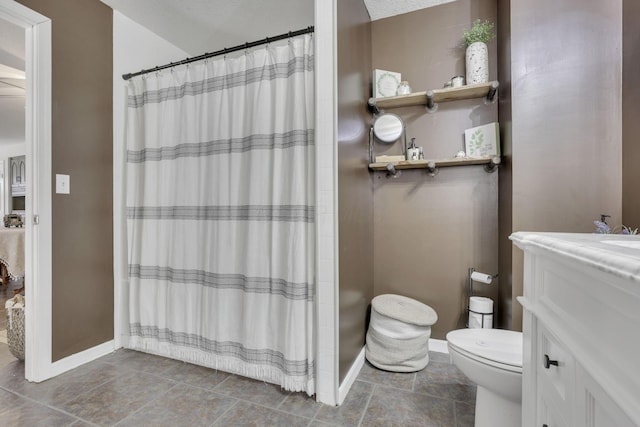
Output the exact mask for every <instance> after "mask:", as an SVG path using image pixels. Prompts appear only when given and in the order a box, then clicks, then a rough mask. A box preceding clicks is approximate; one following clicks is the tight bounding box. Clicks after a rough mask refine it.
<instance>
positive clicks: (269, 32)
mask: <svg viewBox="0 0 640 427" xmlns="http://www.w3.org/2000/svg"><path fill="white" fill-rule="evenodd" d="M101 1H102V2H103V3H105V4H107V5H108V6H110V7H111V8H113V9H114V10H117V11H118V12H120V13H122V14H123V15H125V16H126V17H128V18H129V19H131V20H133V21H135V22H137V23H139V24H141V25H142V26H144V27H146V28H148V29H149V30H151V31H153V32H154V33H156V34H157V35H159V36H160V37H162V38H164V39H165V40H168V41H169V42H171V43H172V44H174V45H175V46H177V47H179V48H180V49H182V50H184V51H185V52H188V53H189V54H190V55H194V56H195V55H200V54H202V53H205V52H212V51H216V50H220V49H222V48H225V47H231V46H236V45H239V44H242V43H245V42H250V41H254V40H260V39H264V38H265V37H267V36H274V35H278V34H282V33H286V32H288V31H294V30H298V29H301V28H305V27H307V26H310V25H313V24H314V0H262V1H256V0H135V1H131V0H101ZM319 1H322V0H319ZM451 1H454V0H364V3H365V5H366V7H367V10H368V11H369V16H370V17H371V20H373V21H375V20H378V19H382V18H387V17H390V16H394V15H400V14H403V13H408V12H412V11H414V10H418V9H424V8H427V7H431V6H436V5H439V4H442V3H449V2H451Z"/></svg>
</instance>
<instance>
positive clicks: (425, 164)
mask: <svg viewBox="0 0 640 427" xmlns="http://www.w3.org/2000/svg"><path fill="white" fill-rule="evenodd" d="M499 164H500V157H498V156H488V157H472V158H471V157H462V158H452V159H439V160H431V159H425V160H402V161H400V162H378V163H370V164H369V169H371V170H375V171H387V173H391V174H394V175H395V171H396V170H400V169H427V171H428V172H430V173H434V172H436V171H437V169H438V168H444V167H450V166H473V165H485V170H486V171H487V172H493V171H494V170H496V168H497V167H498V165H499Z"/></svg>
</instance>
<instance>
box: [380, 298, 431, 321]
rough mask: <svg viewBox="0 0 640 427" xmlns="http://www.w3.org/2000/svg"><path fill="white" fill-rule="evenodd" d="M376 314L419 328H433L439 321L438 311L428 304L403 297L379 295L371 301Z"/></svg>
mask: <svg viewBox="0 0 640 427" xmlns="http://www.w3.org/2000/svg"><path fill="white" fill-rule="evenodd" d="M371 307H372V309H373V310H375V311H376V312H378V313H380V314H382V315H384V316H387V317H390V318H392V319H396V320H400V321H402V322H405V323H409V324H412V325H418V326H431V325H433V324H434V323H436V322H437V321H438V314H437V313H436V311H435V310H434V309H433V308H431V307H429V306H428V305H426V304H423V303H421V302H420V301H416V300H414V299H412V298H409V297H405V296H402V295H394V294H384V295H378V296H377V297H375V298H374V299H373V300H372V301H371Z"/></svg>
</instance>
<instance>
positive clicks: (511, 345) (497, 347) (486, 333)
mask: <svg viewBox="0 0 640 427" xmlns="http://www.w3.org/2000/svg"><path fill="white" fill-rule="evenodd" d="M447 341H448V343H449V347H450V348H451V349H452V350H454V351H457V352H458V353H460V354H462V355H464V356H466V357H468V358H470V359H473V360H476V361H478V362H480V363H484V364H486V365H490V366H493V367H496V368H499V369H503V370H506V371H511V372H516V373H522V333H521V332H515V331H507V330H504V329H459V330H456V331H451V332H449V333H448V334H447Z"/></svg>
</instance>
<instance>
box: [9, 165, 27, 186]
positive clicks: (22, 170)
mask: <svg viewBox="0 0 640 427" xmlns="http://www.w3.org/2000/svg"><path fill="white" fill-rule="evenodd" d="M9 173H10V175H9V176H10V179H11V196H24V195H25V194H26V192H27V167H26V161H25V156H19V157H11V158H9Z"/></svg>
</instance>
